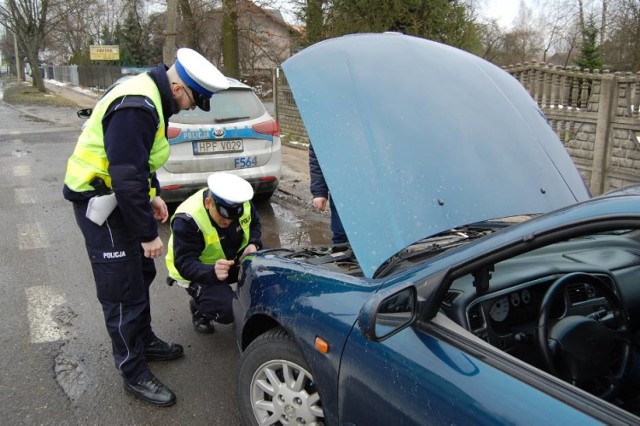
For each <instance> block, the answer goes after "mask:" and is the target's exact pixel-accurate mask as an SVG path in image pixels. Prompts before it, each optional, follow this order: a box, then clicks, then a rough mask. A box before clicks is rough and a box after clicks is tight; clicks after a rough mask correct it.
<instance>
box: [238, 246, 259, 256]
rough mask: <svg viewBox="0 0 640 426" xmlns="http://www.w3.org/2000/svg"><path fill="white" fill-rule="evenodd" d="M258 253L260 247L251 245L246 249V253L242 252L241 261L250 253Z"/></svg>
mask: <svg viewBox="0 0 640 426" xmlns="http://www.w3.org/2000/svg"><path fill="white" fill-rule="evenodd" d="M257 251H258V247H257V246H256V245H255V244H249V245H248V246H247V247H245V249H244V251H243V252H242V256H240V259H242V258H243V257H245V256H246V255H248V254H249V253H255V252H257Z"/></svg>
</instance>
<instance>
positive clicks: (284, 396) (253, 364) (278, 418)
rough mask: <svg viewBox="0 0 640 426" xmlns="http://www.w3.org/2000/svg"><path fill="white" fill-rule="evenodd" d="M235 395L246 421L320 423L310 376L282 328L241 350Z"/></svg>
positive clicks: (318, 403) (318, 404)
mask: <svg viewBox="0 0 640 426" xmlns="http://www.w3.org/2000/svg"><path fill="white" fill-rule="evenodd" d="M238 398H239V403H240V411H241V414H242V418H243V423H244V424H246V425H257V424H261V425H266V424H269V425H283V424H285V425H288V424H316V425H323V424H324V412H323V410H322V402H321V399H320V395H319V393H318V389H317V386H316V383H315V381H314V380H313V376H312V375H311V373H310V372H309V368H308V367H307V363H306V362H305V360H304V358H303V357H302V354H301V353H300V351H299V350H298V348H297V347H296V345H295V343H294V342H293V339H292V338H291V337H290V336H289V335H288V334H287V333H286V332H285V331H284V330H283V329H282V328H275V329H272V330H269V331H267V332H266V333H264V334H262V335H261V336H260V337H258V338H257V339H256V340H254V341H253V342H252V343H251V344H250V345H249V346H248V347H247V349H246V350H245V351H244V353H243V354H242V357H241V358H240V371H239V374H238Z"/></svg>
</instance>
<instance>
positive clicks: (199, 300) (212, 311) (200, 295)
mask: <svg viewBox="0 0 640 426" xmlns="http://www.w3.org/2000/svg"><path fill="white" fill-rule="evenodd" d="M186 290H187V293H189V295H190V296H191V303H190V308H191V314H193V316H194V317H200V318H206V319H208V320H213V321H215V322H217V323H220V324H231V323H232V322H233V312H232V310H231V302H232V300H233V289H232V288H231V287H230V286H229V285H228V284H227V283H220V284H214V285H211V284H198V283H195V282H192V283H191V284H190V285H189V287H188V288H187V289H186Z"/></svg>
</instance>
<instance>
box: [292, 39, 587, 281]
mask: <svg viewBox="0 0 640 426" xmlns="http://www.w3.org/2000/svg"><path fill="white" fill-rule="evenodd" d="M283 70H284V72H285V75H286V78H287V80H288V82H289V85H290V87H291V90H292V93H293V95H294V99H295V101H296V103H297V105H298V108H299V110H300V115H301V117H302V119H303V121H304V124H305V126H306V129H307V132H308V135H309V139H310V140H311V143H312V144H313V147H314V150H315V152H316V155H317V157H318V161H319V163H320V166H321V168H322V170H323V173H324V176H325V179H326V181H327V184H328V185H329V188H330V191H331V196H332V198H333V200H334V202H335V203H336V207H337V209H338V212H339V214H340V217H341V219H342V223H343V225H344V228H345V230H346V232H347V236H348V238H349V242H350V243H351V246H352V248H353V250H354V253H355V255H356V257H357V259H358V262H359V263H360V266H361V267H362V270H363V272H364V274H365V276H367V277H372V276H373V275H374V273H375V271H376V270H377V269H378V268H379V267H380V265H381V264H382V263H384V262H385V261H386V260H387V259H388V258H389V257H391V256H392V255H394V254H396V253H397V252H399V251H400V250H402V249H403V248H405V247H407V246H408V245H410V244H412V243H414V242H416V241H418V240H420V239H423V238H425V237H428V236H431V235H434V234H437V233H439V232H442V231H445V230H448V229H452V228H455V227H459V226H462V225H466V224H470V223H474V222H480V221H484V220H488V219H493V218H501V217H506V216H513V215H518V214H527V213H544V212H548V211H551V210H554V209H557V208H560V207H564V206H567V205H569V204H573V203H575V202H577V201H582V200H586V199H588V198H589V196H590V195H589V192H588V190H587V188H586V186H585V184H584V182H583V181H582V179H581V177H580V175H579V173H578V171H577V170H576V168H575V166H574V164H573V163H572V161H571V159H570V157H569V155H568V154H567V152H566V150H565V149H564V147H563V146H562V144H561V143H560V141H559V140H558V138H557V136H556V135H555V133H554V132H553V130H552V129H551V127H550V126H549V124H548V123H547V120H546V118H545V117H544V116H543V114H542V112H541V111H540V110H539V108H538V107H537V105H536V104H535V102H534V101H533V100H532V98H531V96H530V95H529V94H528V92H527V91H526V90H525V89H524V88H523V87H522V86H521V85H520V83H519V82H518V81H517V80H515V79H514V78H513V77H511V76H510V75H509V74H508V73H506V72H505V71H503V70H501V69H500V68H498V67H496V66H494V65H492V64H490V63H489V62H486V61H484V60H482V59H480V58H478V57H476V56H474V55H472V54H470V53H467V52H464V51H461V50H458V49H455V48H453V47H450V46H446V45H442V44H439V43H435V42H431V41H428V40H425V39H420V38H416V37H411V36H405V35H401V34H397V33H385V34H358V35H350V36H344V37H339V38H335V39H331V40H327V41H324V42H321V43H318V44H315V45H313V46H311V47H309V48H307V49H305V50H303V51H301V52H300V53H298V54H296V55H294V56H293V57H291V58H290V59H288V60H287V61H286V62H285V63H284V64H283Z"/></svg>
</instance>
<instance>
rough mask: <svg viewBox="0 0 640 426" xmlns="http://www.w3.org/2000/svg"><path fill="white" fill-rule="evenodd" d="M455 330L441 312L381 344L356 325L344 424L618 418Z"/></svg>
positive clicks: (349, 348)
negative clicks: (366, 335)
mask: <svg viewBox="0 0 640 426" xmlns="http://www.w3.org/2000/svg"><path fill="white" fill-rule="evenodd" d="M456 327H457V328H459V326H457V324H454V323H453V322H451V320H449V319H447V318H446V317H444V315H443V314H438V316H437V317H436V318H435V319H434V320H432V321H429V322H427V323H422V324H421V323H418V322H414V323H413V324H412V325H411V326H408V327H405V328H404V329H402V330H401V331H399V332H397V333H395V334H393V335H391V336H390V337H388V338H386V339H384V340H382V341H375V340H371V339H368V338H366V337H365V336H364V335H363V334H362V333H361V330H360V327H358V326H356V327H354V329H353V331H352V333H351V335H350V337H349V340H348V342H347V344H346V347H345V350H344V352H343V356H342V362H341V366H340V378H339V395H338V397H339V407H340V408H339V410H340V423H341V424H351V425H365V424H366V425H373V424H394V425H411V424H416V425H425V424H429V425H435V424H521V423H526V424H563V425H564V424H580V425H587V424H602V423H608V424H613V423H616V420H615V418H614V417H612V416H610V415H611V414H612V413H613V414H615V408H612V407H611V406H608V405H606V404H605V403H601V402H600V401H599V400H597V399H595V398H590V397H589V395H586V394H584V393H582V392H581V391H577V390H575V389H574V390H572V389H569V388H570V387H569V386H565V385H564V384H562V383H558V382H557V381H555V380H554V379H553V378H550V377H548V376H546V377H545V375H544V373H536V372H532V370H531V369H527V368H526V367H525V366H522V365H519V364H518V361H517V360H515V359H510V357H509V356H507V355H505V354H503V353H501V352H500V351H498V350H495V349H494V348H492V347H490V346H489V345H488V344H486V343H485V342H483V341H481V340H479V339H476V340H477V341H476V340H474V339H469V338H466V337H465V336H463V335H461V334H458V333H457V332H456V331H454V330H455V328H456ZM460 330H462V329H460ZM534 384H535V386H534ZM602 405H606V406H605V407H602ZM610 410H613V411H610ZM585 411H586V413H585Z"/></svg>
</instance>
